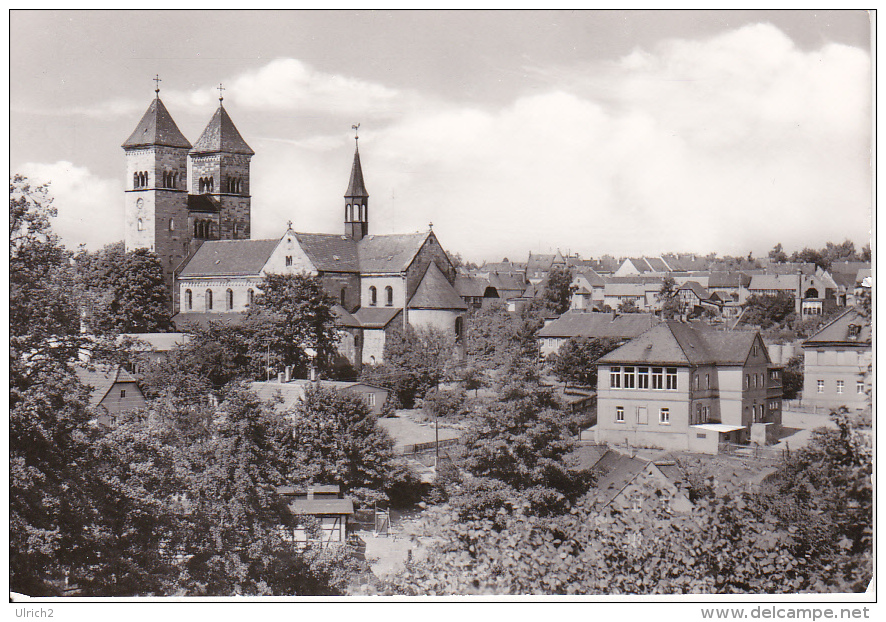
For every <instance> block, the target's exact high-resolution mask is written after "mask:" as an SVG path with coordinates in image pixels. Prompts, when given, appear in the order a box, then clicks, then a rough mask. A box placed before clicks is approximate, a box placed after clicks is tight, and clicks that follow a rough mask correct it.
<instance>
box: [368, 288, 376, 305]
mask: <svg viewBox="0 0 886 622" xmlns="http://www.w3.org/2000/svg"><path fill="white" fill-rule="evenodd" d="M377 304H378V293H377V292H376V291H375V286H374V285H373V286H372V287H370V288H369V306H370V307H374V306H375V305H377Z"/></svg>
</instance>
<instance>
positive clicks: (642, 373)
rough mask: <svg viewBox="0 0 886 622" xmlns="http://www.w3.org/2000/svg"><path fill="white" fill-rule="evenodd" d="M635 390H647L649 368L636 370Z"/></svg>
mask: <svg viewBox="0 0 886 622" xmlns="http://www.w3.org/2000/svg"><path fill="white" fill-rule="evenodd" d="M637 388H638V389H648V388H649V368H648V367H638V368H637Z"/></svg>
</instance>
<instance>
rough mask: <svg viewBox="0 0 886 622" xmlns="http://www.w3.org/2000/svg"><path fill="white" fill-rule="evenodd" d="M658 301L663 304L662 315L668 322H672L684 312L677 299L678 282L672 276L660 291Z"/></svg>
mask: <svg viewBox="0 0 886 622" xmlns="http://www.w3.org/2000/svg"><path fill="white" fill-rule="evenodd" d="M658 300H659V301H660V302H661V315H662V317H663V318H664V319H666V320H672V319H674V318H675V317H677V316H678V315H680V312H681V311H682V308H681V305H680V300H679V298H677V282H676V281H675V280H674V278H673V277H672V276H666V277H665V278H664V279H663V280H662V282H661V289H660V290H658Z"/></svg>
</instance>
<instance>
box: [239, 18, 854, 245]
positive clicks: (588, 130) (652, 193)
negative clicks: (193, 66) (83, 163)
mask: <svg viewBox="0 0 886 622" xmlns="http://www.w3.org/2000/svg"><path fill="white" fill-rule="evenodd" d="M870 69H871V67H870V58H869V57H868V55H867V54H865V53H864V52H862V51H860V50H857V49H855V48H850V47H846V46H840V45H834V44H826V45H823V46H822V47H821V48H820V49H819V50H815V51H811V52H804V51H802V50H801V49H799V48H798V47H797V46H795V45H794V44H793V42H792V41H791V40H790V39H789V38H787V37H786V36H785V35H784V34H783V33H781V32H780V31H779V30H778V29H776V28H774V27H773V26H770V25H751V26H747V27H744V28H741V29H738V30H735V31H732V32H729V33H725V34H723V35H720V36H717V37H713V38H709V39H705V40H694V41H689V40H672V41H668V42H665V43H663V44H662V45H660V46H659V47H657V48H655V49H653V50H642V49H638V50H635V51H633V52H632V53H631V54H629V55H628V56H626V57H624V58H622V59H620V60H618V61H617V62H614V63H608V64H597V65H593V66H586V67H582V68H581V70H580V71H579V70H573V71H571V72H563V71H562V70H561V71H560V74H559V75H558V77H557V79H556V80H555V81H553V82H551V83H550V86H549V87H548V88H547V89H546V90H545V91H543V92H539V93H535V94H531V95H525V96H523V97H520V98H517V99H516V100H514V101H513V102H512V103H510V104H509V105H506V106H501V107H497V108H492V107H485V108H484V107H479V106H466V105H458V104H457V103H454V102H450V103H448V104H446V105H443V104H436V105H428V106H426V107H425V108H423V109H421V110H415V111H412V112H410V113H409V114H406V115H404V116H403V117H402V118H398V119H397V120H396V121H394V122H392V123H390V124H389V125H387V126H384V127H381V128H379V129H375V128H374V127H373V128H372V130H371V131H370V129H369V128H367V132H366V133H365V134H364V133H362V132H361V153H362V155H363V165H364V172H365V173H366V182H367V185H368V187H369V190H370V193H371V194H372V198H371V199H370V201H371V208H370V210H371V211H370V213H371V215H372V216H371V218H372V222H371V224H370V228H371V229H373V230H374V231H375V232H377V233H382V232H388V231H409V230H414V229H421V228H425V227H426V226H427V222H428V221H429V220H433V222H434V223H435V230H436V231H437V232H438V235H439V236H440V238H441V240H442V241H443V242H444V244H446V245H447V246H448V247H449V248H451V249H453V250H457V251H459V252H461V253H462V254H463V255H465V256H468V257H477V258H483V257H493V258H494V257H500V256H502V255H509V256H512V257H513V255H521V254H525V253H526V252H527V251H528V250H530V249H532V250H535V251H546V250H548V249H556V248H560V249H562V250H564V251H565V250H567V249H568V250H572V251H579V252H581V253H582V254H584V255H586V256H593V255H599V254H603V253H613V254H618V255H623V254H639V253H656V252H664V251H689V252H704V253H706V252H709V251H716V252H719V253H721V254H724V253H735V254H745V253H747V252H748V251H752V252H754V253H755V254H757V255H759V254H761V253H765V252H766V251H768V249H770V248H772V246H774V245H775V244H776V243H777V242H782V243H783V244H784V246H785V247H786V248H788V249H792V248H802V247H803V246H806V245H810V246H812V245H823V244H824V242H826V241H828V240H834V241H841V240H842V239H844V238H847V237H848V238H850V239H853V240H855V241H856V242H857V243H859V244H861V243H864V242H865V241H866V239H867V238H868V237H869V227H870V220H871V215H870V208H871V170H870V157H871V151H870V149H871V143H870V118H871V108H870V97H871V90H870ZM344 144H346V143H344ZM262 159H263V164H262V166H263V167H268V168H267V169H266V171H267V177H266V180H267V181H266V184H265V182H262V183H261V184H258V183H257V184H256V192H257V194H258V190H259V187H260V186H261V190H262V191H264V192H267V194H266V195H263V199H264V201H265V207H266V208H267V209H268V211H269V213H274V214H278V213H279V214H280V217H279V218H278V219H281V220H282V218H283V214H284V213H285V212H288V214H287V215H286V217H291V218H292V219H293V220H294V221H295V222H296V223H304V224H303V225H302V224H299V225H297V226H298V227H300V228H301V229H302V230H310V229H309V226H317V227H318V228H317V229H316V230H321V231H322V230H328V229H327V228H319V227H320V226H322V225H323V224H324V223H326V224H327V225H330V223H331V226H340V225H338V224H337V223H338V222H339V221H340V214H339V211H340V206H339V204H340V203H341V201H342V200H341V199H339V198H337V197H338V196H340V192H341V190H343V188H344V184H345V182H346V180H347V174H348V172H349V170H350V166H349V165H350V160H349V156H348V155H347V153H346V151H345V150H344V148H343V149H342V150H340V151H338V152H336V153H328V154H326V155H325V156H324V157H323V158H319V157H318V155H317V153H316V152H310V151H309V150H307V149H305V148H296V149H290V150H285V149H281V150H279V151H275V152H274V154H273V155H272V156H271V157H270V158H268V159H265V158H264V157H263V158H262ZM269 160H270V162H269V163H268V164H265V163H266V162H268V161H269ZM370 168H371V169H372V170H371V171H370ZM287 171H288V172H289V173H290V174H289V176H288V177H287ZM294 174H301V175H303V176H304V178H303V181H301V182H300V183H298V184H296V183H293V184H292V186H291V187H289V186H286V185H281V184H280V180H281V179H288V180H292V179H294V178H293V175H294ZM274 179H276V182H274V181H272V180H274ZM308 186H310V187H311V188H310V189H309V188H308ZM339 187H341V189H340V188H339ZM284 188H285V189H286V190H285V191H284Z"/></svg>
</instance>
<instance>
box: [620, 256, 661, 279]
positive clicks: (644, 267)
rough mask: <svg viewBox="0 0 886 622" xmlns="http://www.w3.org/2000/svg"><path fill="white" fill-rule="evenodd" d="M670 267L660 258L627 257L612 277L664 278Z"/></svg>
mask: <svg viewBox="0 0 886 622" xmlns="http://www.w3.org/2000/svg"><path fill="white" fill-rule="evenodd" d="M668 272H671V267H670V266H669V265H668V264H667V262H665V260H664V259H662V258H661V257H629V258H628V259H625V260H624V261H623V262H622V263H621V265H620V266H619V267H618V269H617V270H616V271H615V272H613V273H612V276H664V275H665V274H667V273H668Z"/></svg>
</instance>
